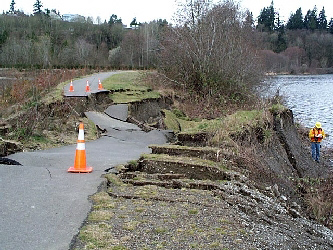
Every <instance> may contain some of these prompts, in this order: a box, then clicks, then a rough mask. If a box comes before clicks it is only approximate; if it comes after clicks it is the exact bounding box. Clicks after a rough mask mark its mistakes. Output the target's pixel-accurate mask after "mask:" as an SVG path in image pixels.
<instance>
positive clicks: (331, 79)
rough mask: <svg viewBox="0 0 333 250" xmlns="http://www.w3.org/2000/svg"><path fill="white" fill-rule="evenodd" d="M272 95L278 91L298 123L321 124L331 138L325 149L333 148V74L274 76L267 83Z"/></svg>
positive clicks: (327, 140) (304, 124)
mask: <svg viewBox="0 0 333 250" xmlns="http://www.w3.org/2000/svg"><path fill="white" fill-rule="evenodd" d="M265 83H266V84H267V86H269V94H270V95H274V94H275V93H276V90H277V89H279V93H280V95H282V96H283V97H284V100H285V101H286V103H285V104H286V106H287V107H288V108H290V109H291V110H292V111H293V114H294V118H295V121H296V122H299V123H300V124H302V125H303V126H305V127H307V128H312V127H314V124H315V123H316V122H317V121H319V122H321V124H322V127H323V129H324V130H325V133H326V134H328V135H331V136H328V137H327V138H326V139H325V140H324V141H323V146H327V147H330V148H333V97H332V95H333V75H297V76H294V75H293V76H289V75H288V76H274V77H270V78H269V79H267V80H266V81H265Z"/></svg>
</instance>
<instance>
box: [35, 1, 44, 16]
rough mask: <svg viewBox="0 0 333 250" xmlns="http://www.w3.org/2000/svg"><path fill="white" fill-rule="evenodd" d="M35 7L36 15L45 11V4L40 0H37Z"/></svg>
mask: <svg viewBox="0 0 333 250" xmlns="http://www.w3.org/2000/svg"><path fill="white" fill-rule="evenodd" d="M33 7H34V9H33V12H34V14H35V15H38V14H42V13H43V11H42V7H43V4H42V2H41V1H40V0H36V2H35V3H34V5H33Z"/></svg>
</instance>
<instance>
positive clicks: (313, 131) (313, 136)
mask: <svg viewBox="0 0 333 250" xmlns="http://www.w3.org/2000/svg"><path fill="white" fill-rule="evenodd" d="M318 135H322V137H318ZM324 137H325V132H324V130H323V129H322V128H318V129H317V128H312V129H311V130H310V132H309V138H310V140H311V142H321V141H322V140H323V139H324Z"/></svg>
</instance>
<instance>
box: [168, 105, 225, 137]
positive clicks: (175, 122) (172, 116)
mask: <svg viewBox="0 0 333 250" xmlns="http://www.w3.org/2000/svg"><path fill="white" fill-rule="evenodd" d="M163 112H164V114H165V119H164V124H165V126H166V127H167V129H171V130H173V131H175V132H187V133H193V134H195V133H198V132H212V131H215V130H216V129H217V128H219V127H220V126H221V123H222V120H221V119H215V120H205V119H203V120H199V121H194V120H190V119H189V118H188V117H185V116H183V113H180V112H179V111H178V110H172V111H170V110H163Z"/></svg>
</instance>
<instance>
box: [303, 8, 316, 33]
mask: <svg viewBox="0 0 333 250" xmlns="http://www.w3.org/2000/svg"><path fill="white" fill-rule="evenodd" d="M304 27H305V28H306V29H309V30H315V29H317V28H318V19H317V7H316V6H315V7H314V8H313V10H308V12H307V13H306V15H305V17H304Z"/></svg>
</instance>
